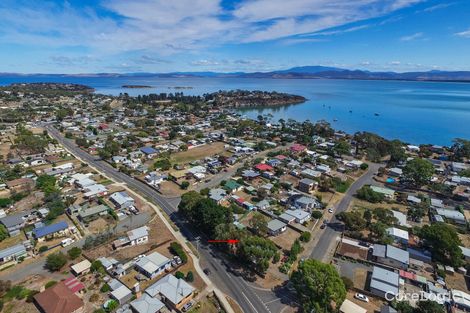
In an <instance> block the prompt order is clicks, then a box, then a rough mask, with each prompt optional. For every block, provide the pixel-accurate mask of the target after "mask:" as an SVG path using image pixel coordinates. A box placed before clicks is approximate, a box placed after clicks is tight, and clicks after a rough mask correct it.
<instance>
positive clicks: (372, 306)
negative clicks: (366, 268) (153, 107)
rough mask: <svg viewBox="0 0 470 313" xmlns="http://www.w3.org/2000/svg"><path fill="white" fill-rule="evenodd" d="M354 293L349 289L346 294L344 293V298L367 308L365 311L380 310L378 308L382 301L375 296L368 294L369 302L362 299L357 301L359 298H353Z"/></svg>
mask: <svg viewBox="0 0 470 313" xmlns="http://www.w3.org/2000/svg"><path fill="white" fill-rule="evenodd" d="M354 294H355V292H354V291H349V292H348V294H347V295H346V299H348V300H350V301H352V302H354V303H355V304H357V305H359V306H360V307H363V308H364V309H366V310H367V312H379V311H380V308H381V307H382V305H383V301H381V300H379V299H377V298H374V297H370V296H368V298H369V302H363V301H359V300H357V299H355V298H354Z"/></svg>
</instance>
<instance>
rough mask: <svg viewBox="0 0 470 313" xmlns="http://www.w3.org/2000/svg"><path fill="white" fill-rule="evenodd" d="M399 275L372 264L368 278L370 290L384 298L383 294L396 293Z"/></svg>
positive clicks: (391, 294)
mask: <svg viewBox="0 0 470 313" xmlns="http://www.w3.org/2000/svg"><path fill="white" fill-rule="evenodd" d="M399 286H400V285H399V275H398V274H397V273H395V272H392V271H389V270H386V269H383V268H381V267H378V266H374V268H373V270H372V276H371V279H370V286H369V287H370V292H372V293H373V294H374V295H376V296H378V297H381V298H384V299H385V295H390V296H392V297H393V295H398V292H399Z"/></svg>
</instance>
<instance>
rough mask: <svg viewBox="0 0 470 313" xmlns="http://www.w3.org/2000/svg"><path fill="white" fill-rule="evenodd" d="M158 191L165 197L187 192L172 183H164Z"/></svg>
mask: <svg viewBox="0 0 470 313" xmlns="http://www.w3.org/2000/svg"><path fill="white" fill-rule="evenodd" d="M159 191H160V192H161V194H162V195H165V196H180V195H182V194H183V193H185V192H187V191H188V190H183V189H181V188H180V186H178V185H177V184H175V183H174V182H171V181H164V182H162V183H161V184H160V189H159Z"/></svg>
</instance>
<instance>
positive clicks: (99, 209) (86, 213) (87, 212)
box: [78, 204, 110, 223]
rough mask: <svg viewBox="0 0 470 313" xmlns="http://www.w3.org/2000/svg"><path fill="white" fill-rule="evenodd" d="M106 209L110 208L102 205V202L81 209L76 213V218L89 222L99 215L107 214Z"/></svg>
mask: <svg viewBox="0 0 470 313" xmlns="http://www.w3.org/2000/svg"><path fill="white" fill-rule="evenodd" d="M108 210H110V208H109V207H108V206H107V205H104V204H100V205H95V206H93V207H91V208H87V209H84V210H81V211H80V212H79V213H78V218H79V219H80V220H81V221H82V222H84V223H89V222H91V221H93V220H95V219H97V218H98V217H99V216H105V215H107V214H108Z"/></svg>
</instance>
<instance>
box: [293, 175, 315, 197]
mask: <svg viewBox="0 0 470 313" xmlns="http://www.w3.org/2000/svg"><path fill="white" fill-rule="evenodd" d="M316 185H318V183H317V182H316V181H314V180H311V179H310V178H303V179H301V180H300V181H299V186H298V187H297V189H299V190H300V191H302V192H306V193H310V192H312V191H313V190H314V189H315V186H316Z"/></svg>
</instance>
